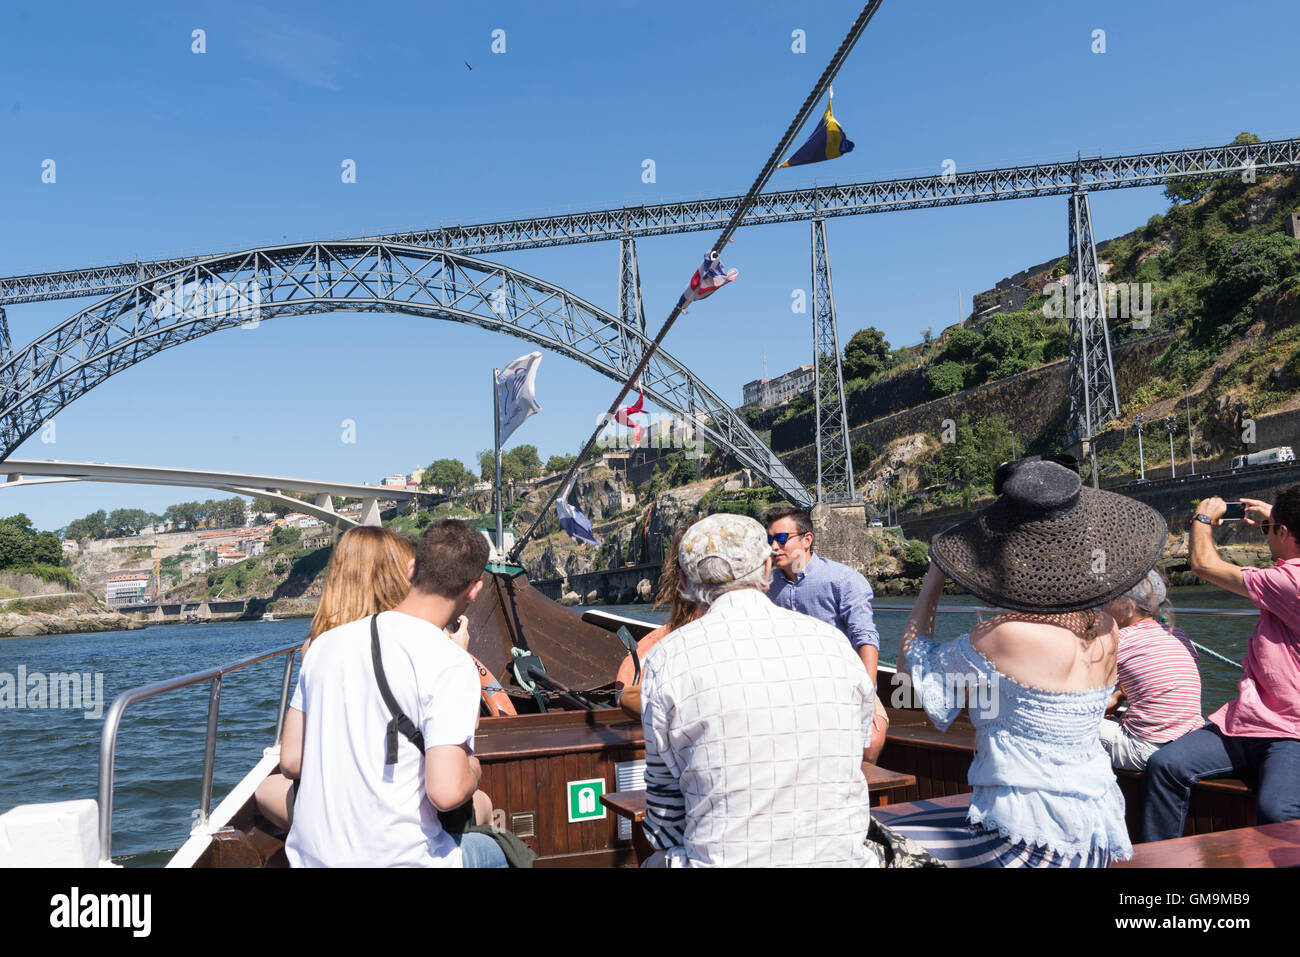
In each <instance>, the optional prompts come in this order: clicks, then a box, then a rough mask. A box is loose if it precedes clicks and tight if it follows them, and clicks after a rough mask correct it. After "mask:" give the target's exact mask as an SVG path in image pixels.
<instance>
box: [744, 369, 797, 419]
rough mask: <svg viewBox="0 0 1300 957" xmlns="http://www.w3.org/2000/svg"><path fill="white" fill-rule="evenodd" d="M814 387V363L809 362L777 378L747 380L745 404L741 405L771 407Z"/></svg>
mask: <svg viewBox="0 0 1300 957" xmlns="http://www.w3.org/2000/svg"><path fill="white" fill-rule="evenodd" d="M812 387H813V367H812V363H811V362H808V363H805V364H803V365H801V366H799V368H797V369H791V370H790V371H789V372H786V373H783V374H782V375H779V376H777V377H776V378H775V379H755V380H754V381H753V382H746V383H745V385H744V392H743V396H744V405H742V406H741V407H742V408H746V407H752V408H759V409H770V408H771V407H772V406H774V405H780V404H781V403H783V402H789V401H790V400H791V399H793V398H794V397H795V396H797V395H799V394H800V393H801V392H807V391H808V390H809V389H811V388H812Z"/></svg>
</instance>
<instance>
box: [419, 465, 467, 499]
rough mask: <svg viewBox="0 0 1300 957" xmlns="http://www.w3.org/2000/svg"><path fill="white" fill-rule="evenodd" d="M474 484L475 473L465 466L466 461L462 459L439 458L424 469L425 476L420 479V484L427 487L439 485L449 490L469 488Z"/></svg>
mask: <svg viewBox="0 0 1300 957" xmlns="http://www.w3.org/2000/svg"><path fill="white" fill-rule="evenodd" d="M473 484H474V473H473V472H471V471H470V470H469V469H467V468H465V463H464V462H462V461H460V459H438V460H437V461H436V462H434V463H433V464H432V465H430V466H429V467H428V468H427V469H425V470H424V476H423V477H422V478H421V479H420V485H422V486H423V487H425V488H430V487H433V486H437V487H438V488H443V489H447V490H448V491H451V490H453V489H462V488H468V487H469V486H471V485H473Z"/></svg>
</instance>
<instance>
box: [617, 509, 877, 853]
mask: <svg viewBox="0 0 1300 957" xmlns="http://www.w3.org/2000/svg"><path fill="white" fill-rule="evenodd" d="M678 555H679V565H680V568H681V571H682V575H683V578H684V580H685V583H686V586H685V590H684V594H685V595H686V597H687V598H689V599H690V600H691V601H693V602H695V603H696V604H697V605H699V606H700V607H704V608H706V609H707V612H706V613H705V615H704V616H703V617H702V618H700V619H698V620H696V621H693V622H691V623H690V624H688V625H685V626H683V627H682V628H680V629H678V630H677V631H674V632H672V633H670V634H669V635H668V636H667V637H666V638H664V639H663V640H662V641H660V642H659V644H657V645H656V646H655V647H654V648H653V649H652V650H651V651H650V653H649V654H648V655H647V656H646V661H645V666H644V668H643V670H642V675H641V703H642V709H643V710H642V722H643V725H644V728H645V749H646V769H645V782H646V816H645V824H644V827H645V833H646V836H647V837H648V838H649V840H650V841H651V843H653V844H654V845H655V846H656V847H657V848H659V851H660V853H657V854H655V855H653V856H652V857H651V859H650V860H648V861H647V862H646V866H668V867H687V866H693V867H744V866H750V867H814V866H817V867H828V866H841V867H877V866H879V860H878V858H877V857H876V855H875V854H874V852H873V851H872V850H871V849H870V847H869V846H868V845H867V844H866V839H867V828H868V825H869V824H870V812H869V810H868V808H869V804H868V799H867V781H866V778H865V777H864V776H863V774H862V752H863V749H864V748H865V747H866V746H867V744H868V743H869V741H870V738H871V713H872V701H873V699H874V697H875V695H874V692H873V690H872V684H871V681H870V680H869V679H868V678H867V671H866V668H865V667H863V664H862V660H861V659H860V658H859V657H858V656H857V655H856V654H854V653H853V649H852V648H851V647H850V646H849V644H848V643H847V642H846V641H845V640H844V636H843V635H842V634H841V633H840V632H839V631H837V630H836V629H835V628H833V627H831V626H830V625H827V624H825V623H824V622H820V621H817V620H816V619H815V618H810V617H808V616H807V615H801V614H799V613H798V612H794V611H788V610H786V609H784V608H780V607H778V606H776V605H774V604H772V602H770V601H769V600H768V599H767V596H766V594H765V591H766V588H767V585H768V584H769V583H770V582H771V572H772V569H771V550H770V549H769V548H768V545H767V533H766V531H765V530H764V529H763V526H762V525H760V524H759V523H758V522H756V521H754V520H753V519H751V518H746V517H743V516H739V515H710V516H709V517H708V518H705V519H703V520H702V521H699V522H697V523H696V524H694V525H692V526H691V528H690V529H689V530H688V531H687V533H686V534H685V535H684V536H683V537H682V542H681V547H680V550H679V553H678Z"/></svg>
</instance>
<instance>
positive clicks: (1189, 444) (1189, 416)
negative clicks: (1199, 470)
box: [1183, 386, 1196, 475]
mask: <svg viewBox="0 0 1300 957" xmlns="http://www.w3.org/2000/svg"><path fill="white" fill-rule="evenodd" d="M1183 398H1184V399H1186V400H1187V454H1188V455H1190V456H1191V457H1192V474H1193V475H1195V474H1196V450H1195V449H1193V448H1192V397H1191V394H1190V393H1189V392H1188V387H1187V386H1183Z"/></svg>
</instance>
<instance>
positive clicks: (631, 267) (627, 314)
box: [618, 236, 645, 377]
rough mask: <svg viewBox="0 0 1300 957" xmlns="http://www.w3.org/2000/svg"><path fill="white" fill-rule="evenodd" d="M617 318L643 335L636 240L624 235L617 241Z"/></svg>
mask: <svg viewBox="0 0 1300 957" xmlns="http://www.w3.org/2000/svg"><path fill="white" fill-rule="evenodd" d="M618 318H619V319H620V320H622V322H623V325H625V326H629V327H631V328H633V329H639V330H641V335H643V336H644V335H645V306H644V305H643V304H642V302H641V271H640V269H638V267H637V263H636V240H635V239H632V238H631V237H630V236H624V237H623V238H622V239H620V240H619V241H618ZM630 358H632V350H631V349H627V350H625V351H624V360H625V361H626V360H628V359H630ZM635 361H636V360H635V359H632V361H631V362H627V363H626V364H627V368H625V369H624V370H623V375H624V376H625V377H626V376H627V374H628V373H630V372H631V371H632V367H633V365H634V363H635Z"/></svg>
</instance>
